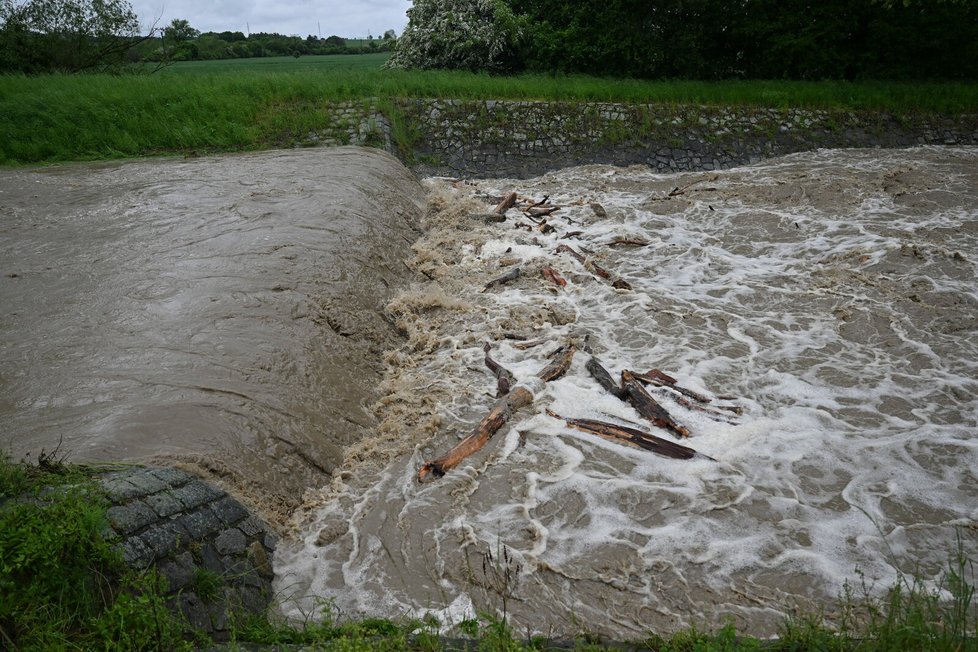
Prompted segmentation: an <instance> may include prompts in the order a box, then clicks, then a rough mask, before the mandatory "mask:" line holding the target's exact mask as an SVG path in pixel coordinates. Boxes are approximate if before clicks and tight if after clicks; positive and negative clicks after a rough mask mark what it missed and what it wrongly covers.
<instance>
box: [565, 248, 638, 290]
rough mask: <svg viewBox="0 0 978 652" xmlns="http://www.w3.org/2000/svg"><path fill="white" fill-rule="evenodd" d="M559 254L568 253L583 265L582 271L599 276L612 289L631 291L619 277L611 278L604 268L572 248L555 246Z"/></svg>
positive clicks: (629, 286)
mask: <svg viewBox="0 0 978 652" xmlns="http://www.w3.org/2000/svg"><path fill="white" fill-rule="evenodd" d="M561 252H566V253H569V254H570V255H571V256H573V257H574V259H575V260H576V261H577V262H579V263H581V264H582V265H584V269H586V270H588V271H590V272H593V273H594V274H595V275H596V276H600V277H601V278H603V279H604V280H606V281H610V282H611V286H612V287H614V288H618V289H621V290H631V289H632V286H631V285H629V284H628V282H627V281H625V280H624V279H622V278H620V277H619V278H615V277H614V276H612V274H611V272H609V271H608V270H606V269H605V268H603V267H601V266H600V265H598V264H597V263H596V262H594V261H593V260H591V259H590V258H587V257H586V256H584V255H583V254H580V253H578V252H576V251H574V248H573V247H571V246H570V245H565V244H561V245H557V253H561Z"/></svg>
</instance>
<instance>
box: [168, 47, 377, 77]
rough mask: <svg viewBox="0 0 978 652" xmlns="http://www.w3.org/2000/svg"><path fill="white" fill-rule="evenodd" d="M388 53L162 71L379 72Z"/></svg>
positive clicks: (180, 64) (227, 62)
mask: <svg viewBox="0 0 978 652" xmlns="http://www.w3.org/2000/svg"><path fill="white" fill-rule="evenodd" d="M388 57H390V53H389V52H371V53H369V54H324V55H305V56H301V57H259V58H252V59H215V60H211V61H177V62H176V63H174V64H173V65H171V66H168V67H166V68H163V69H162V70H160V72H159V74H163V75H172V74H201V73H204V74H209V73H246V72H247V73H255V72H270V73H296V72H330V71H333V72H344V71H346V72H349V71H378V70H380V69H381V68H383V67H384V63H386V61H387V59H388Z"/></svg>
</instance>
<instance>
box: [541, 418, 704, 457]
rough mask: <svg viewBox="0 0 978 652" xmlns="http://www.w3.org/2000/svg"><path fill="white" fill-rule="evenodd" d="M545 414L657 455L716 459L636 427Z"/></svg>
mask: <svg viewBox="0 0 978 652" xmlns="http://www.w3.org/2000/svg"><path fill="white" fill-rule="evenodd" d="M547 414H549V415H550V416H552V417H553V418H555V419H560V420H561V421H563V422H564V423H566V424H567V425H568V426H569V427H571V428H574V429H575V430H580V431H581V432H586V433H589V434H592V435H597V436H599V437H603V438H605V439H608V440H611V441H614V442H618V443H621V444H626V445H629V446H634V447H636V448H641V449H644V450H647V451H652V452H653V453H658V454H659V455H664V456H665V457H671V458H673V459H677V460H690V459H693V458H694V457H704V458H706V459H709V460H713V461H714V462H715V461H716V460H714V459H713V458H712V457H710V456H708V455H703V454H702V453H698V452H696V451H695V450H693V449H692V448H689V447H688V446H683V445H682V444H677V443H674V442H671V441H668V440H666V439H662V438H661V437H656V436H655V435H653V434H652V433H648V432H645V431H644V430H639V429H637V428H629V427H628V426H620V425H618V424H616V423H607V422H605V421H596V420H594V419H570V418H568V417H562V416H560V415H559V414H556V413H555V412H551V411H550V410H547Z"/></svg>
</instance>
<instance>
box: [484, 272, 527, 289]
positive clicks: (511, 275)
mask: <svg viewBox="0 0 978 652" xmlns="http://www.w3.org/2000/svg"><path fill="white" fill-rule="evenodd" d="M520 274H522V271H521V270H520V268H519V267H514V268H513V269H512V270H511V271H509V272H506V273H505V274H503V275H502V276H500V277H499V278H494V279H492V280H491V281H489V282H488V283H486V286H485V287H484V288H482V291H483V292H485V291H486V290H488V289H490V288H494V287H496V286H497V285H503V284H504V283H509V282H510V281H515V280H516V279H518V278H519V277H520Z"/></svg>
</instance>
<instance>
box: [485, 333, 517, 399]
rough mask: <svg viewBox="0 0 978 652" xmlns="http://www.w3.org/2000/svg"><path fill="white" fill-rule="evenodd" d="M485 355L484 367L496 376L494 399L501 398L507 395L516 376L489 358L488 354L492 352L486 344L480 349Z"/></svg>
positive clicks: (490, 346) (514, 382) (490, 347)
mask: <svg viewBox="0 0 978 652" xmlns="http://www.w3.org/2000/svg"><path fill="white" fill-rule="evenodd" d="M482 350H483V351H484V352H485V354H486V357H485V363H486V366H487V367H488V368H489V371H491V372H492V373H493V374H494V375H495V376H496V398H502V397H504V396H506V395H507V394H509V390H510V389H511V388H512V387H513V385H515V384H516V376H514V375H513V374H512V372H511V371H510V370H509V369H507V368H506V367H504V366H502V365H501V364H499V363H498V362H496V361H495V360H493V359H492V358H491V357H490V356H489V352H490V351H492V345H490V344H489V343H488V342H486V345H485V346H484V347H483V349H482Z"/></svg>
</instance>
